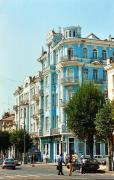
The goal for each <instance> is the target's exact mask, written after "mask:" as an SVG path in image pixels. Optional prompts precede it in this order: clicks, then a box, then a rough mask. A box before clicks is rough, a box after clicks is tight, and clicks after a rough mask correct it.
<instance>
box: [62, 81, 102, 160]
mask: <svg viewBox="0 0 114 180" xmlns="http://www.w3.org/2000/svg"><path fill="white" fill-rule="evenodd" d="M104 102H105V98H104V95H103V93H102V92H101V91H100V90H99V89H98V88H97V87H96V86H95V85H94V84H93V83H92V82H90V83H89V84H84V85H82V86H81V87H80V88H79V90H78V92H77V93H76V94H75V95H74V96H73V98H72V99H70V101H69V102H68V104H67V105H66V107H65V112H66V114H67V124H68V127H69V129H71V130H72V132H73V133H74V134H75V135H76V136H78V138H79V139H81V140H84V139H86V140H87V143H88V147H89V153H90V156H91V157H93V135H95V133H96V130H95V123H94V121H95V117H96V113H97V112H98V110H99V109H100V108H101V107H102V106H103V103H104Z"/></svg>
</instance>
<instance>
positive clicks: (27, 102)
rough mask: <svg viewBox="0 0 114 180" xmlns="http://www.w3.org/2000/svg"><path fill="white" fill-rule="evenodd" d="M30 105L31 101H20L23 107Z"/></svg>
mask: <svg viewBox="0 0 114 180" xmlns="http://www.w3.org/2000/svg"><path fill="white" fill-rule="evenodd" d="M28 104H29V99H23V100H21V101H20V105H21V106H24V105H28Z"/></svg>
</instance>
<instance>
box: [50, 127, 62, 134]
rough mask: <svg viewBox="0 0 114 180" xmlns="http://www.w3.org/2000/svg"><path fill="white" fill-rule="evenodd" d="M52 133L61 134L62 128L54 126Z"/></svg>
mask: <svg viewBox="0 0 114 180" xmlns="http://www.w3.org/2000/svg"><path fill="white" fill-rule="evenodd" d="M50 134H51V135H58V134H60V128H52V129H51V132H50Z"/></svg>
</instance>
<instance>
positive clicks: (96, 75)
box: [93, 69, 98, 80]
mask: <svg viewBox="0 0 114 180" xmlns="http://www.w3.org/2000/svg"><path fill="white" fill-rule="evenodd" d="M97 79H98V70H97V69H94V70H93V80H97Z"/></svg>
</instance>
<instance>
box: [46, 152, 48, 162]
mask: <svg viewBox="0 0 114 180" xmlns="http://www.w3.org/2000/svg"><path fill="white" fill-rule="evenodd" d="M45 160H46V164H47V163H48V154H47V153H46V155H45Z"/></svg>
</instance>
